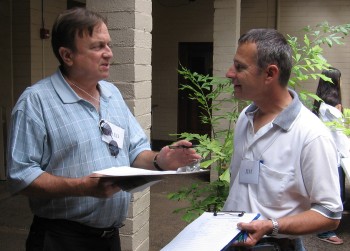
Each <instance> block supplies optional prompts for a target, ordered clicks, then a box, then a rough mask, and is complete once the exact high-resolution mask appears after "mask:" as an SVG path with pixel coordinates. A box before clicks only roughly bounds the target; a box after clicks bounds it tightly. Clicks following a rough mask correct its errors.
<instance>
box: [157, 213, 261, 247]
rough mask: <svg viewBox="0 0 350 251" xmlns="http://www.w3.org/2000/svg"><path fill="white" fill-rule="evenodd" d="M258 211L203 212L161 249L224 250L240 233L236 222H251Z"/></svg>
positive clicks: (257, 215) (256, 217) (256, 216)
mask: <svg viewBox="0 0 350 251" xmlns="http://www.w3.org/2000/svg"><path fill="white" fill-rule="evenodd" d="M259 217H260V214H258V213H246V212H244V211H238V212H237V211H219V212H214V213H213V212H204V213H203V214H202V215H201V216H199V217H198V218H197V219H196V220H194V221H193V222H192V223H190V224H189V225H187V226H186V227H185V228H184V229H183V230H182V231H181V232H180V233H179V234H178V235H177V236H176V237H175V238H174V239H173V240H172V241H171V242H169V243H168V244H167V245H166V246H165V247H164V248H162V249H161V251H178V250H181V251H193V250H201V251H224V250H226V249H227V248H228V247H229V246H231V243H232V242H233V241H235V240H236V238H238V237H239V236H240V234H242V231H241V230H239V229H238V228H237V223H238V222H245V223H248V222H251V221H253V220H256V219H258V218H259Z"/></svg>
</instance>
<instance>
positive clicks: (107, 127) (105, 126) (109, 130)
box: [101, 123, 112, 135]
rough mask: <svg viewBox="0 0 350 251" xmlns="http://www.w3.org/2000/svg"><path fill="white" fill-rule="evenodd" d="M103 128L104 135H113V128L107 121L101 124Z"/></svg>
mask: <svg viewBox="0 0 350 251" xmlns="http://www.w3.org/2000/svg"><path fill="white" fill-rule="evenodd" d="M101 130H102V133H103V134H104V135H111V134H112V128H111V127H110V125H108V124H107V123H103V124H102V125H101Z"/></svg>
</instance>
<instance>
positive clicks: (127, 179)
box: [94, 166, 196, 193]
mask: <svg viewBox="0 0 350 251" xmlns="http://www.w3.org/2000/svg"><path fill="white" fill-rule="evenodd" d="M94 173H95V174H99V175H101V176H99V177H98V178H113V179H115V180H116V182H117V184H118V186H119V187H120V188H121V189H122V190H123V191H126V192H130V193H135V192H139V191H142V190H144V189H146V188H147V187H149V186H152V185H154V184H156V183H158V182H159V181H161V180H162V179H164V178H165V177H166V176H168V175H186V174H193V173H196V172H177V171H152V170H147V169H142V168H135V167H130V166H119V167H111V168H107V169H103V170H100V171H96V172H94ZM94 178H96V177H94Z"/></svg>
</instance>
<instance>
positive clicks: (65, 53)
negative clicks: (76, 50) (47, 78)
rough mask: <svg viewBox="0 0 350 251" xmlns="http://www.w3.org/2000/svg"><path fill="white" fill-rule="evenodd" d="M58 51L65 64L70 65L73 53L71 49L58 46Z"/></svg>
mask: <svg viewBox="0 0 350 251" xmlns="http://www.w3.org/2000/svg"><path fill="white" fill-rule="evenodd" d="M58 52H59V54H60V56H61V58H62V60H63V62H64V63H65V64H67V65H69V66H70V65H72V63H73V60H72V58H73V54H72V51H71V50H70V49H68V48H66V47H60V48H59V49H58Z"/></svg>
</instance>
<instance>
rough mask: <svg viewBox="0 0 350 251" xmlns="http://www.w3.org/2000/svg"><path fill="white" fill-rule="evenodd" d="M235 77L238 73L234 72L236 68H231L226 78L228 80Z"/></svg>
mask: <svg viewBox="0 0 350 251" xmlns="http://www.w3.org/2000/svg"><path fill="white" fill-rule="evenodd" d="M235 76H236V72H235V70H234V67H233V66H231V67H230V68H229V69H228V70H227V72H226V77H227V78H234V77H235Z"/></svg>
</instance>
